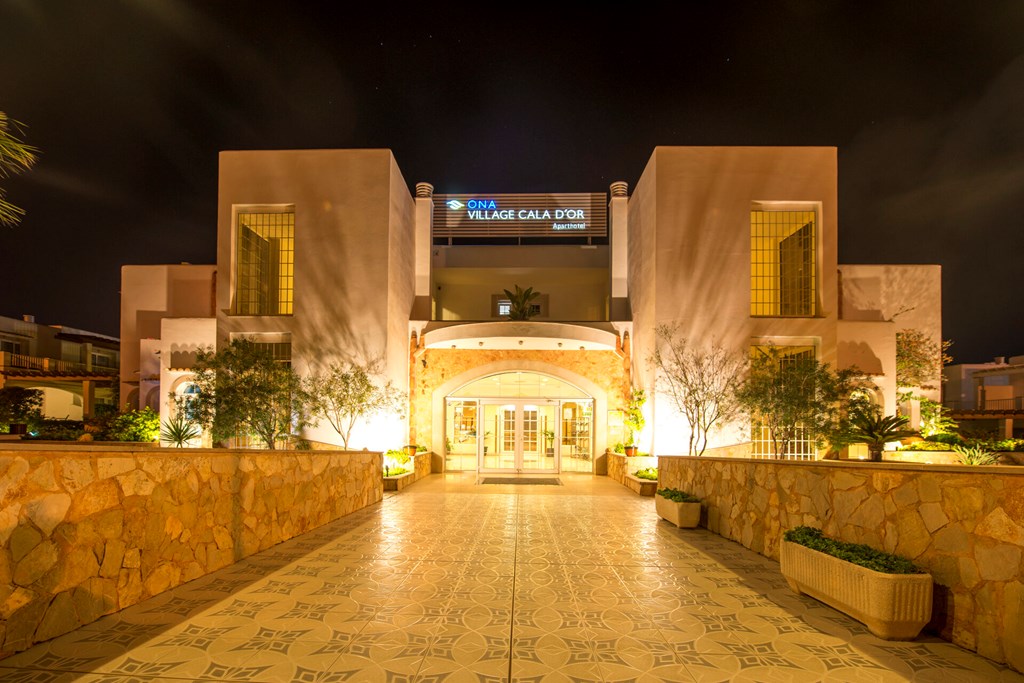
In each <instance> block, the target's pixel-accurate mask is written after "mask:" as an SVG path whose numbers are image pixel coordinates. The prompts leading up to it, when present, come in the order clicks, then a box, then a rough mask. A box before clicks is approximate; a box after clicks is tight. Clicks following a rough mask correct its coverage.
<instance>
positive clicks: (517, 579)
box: [0, 475, 1024, 683]
mask: <svg viewBox="0 0 1024 683" xmlns="http://www.w3.org/2000/svg"><path fill="white" fill-rule="evenodd" d="M563 482H564V483H565V486H562V487H511V486H507V487H502V486H495V487H493V488H492V489H481V487H479V486H477V485H476V483H475V477H472V476H469V475H444V476H435V477H431V478H430V479H427V480H425V481H422V482H419V483H417V485H416V487H415V488H413V489H410V490H408V491H404V492H403V493H402V494H401V495H394V494H388V495H387V496H385V499H384V501H383V503H382V504H380V505H377V506H373V507H371V508H369V509H366V510H362V511H360V512H357V513H355V514H353V515H350V516H348V517H346V518H344V519H341V520H337V521H336V522H332V523H330V524H327V525H325V526H324V527H321V528H320V529H317V530H315V531H313V532H311V533H309V534H306V535H304V536H302V537H299V538H296V539H293V540H291V541H288V542H286V543H283V544H280V545H278V546H275V547H273V548H270V549H268V550H266V551H264V552H262V553H259V554H257V555H255V556H252V557H250V558H247V559H246V560H243V561H242V562H239V563H237V564H235V565H232V566H231V567H227V568H225V569H223V570H221V571H219V572H215V573H214V574H211V575H209V576H206V577H202V578H200V579H198V580H196V581H192V582H190V583H188V584H185V585H183V586H180V587H178V588H177V589H175V590H172V591H169V592H167V593H165V594H162V595H160V596H157V597H156V598H154V599H152V600H149V601H147V602H145V603H142V604H140V605H136V606H134V607H132V608H129V609H127V610H124V611H122V612H120V613H118V614H115V615H111V616H108V617H105V618H103V619H101V620H99V621H97V622H95V623H93V624H90V625H88V626H87V627H85V628H83V629H80V630H79V631H76V632H73V633H70V634H67V635H65V636H62V637H60V638H57V639H55V640H53V641H50V642H48V643H43V644H40V645H38V646H36V647H35V648H32V649H31V650H29V651H26V652H24V653H21V654H18V655H16V656H14V657H11V658H8V659H6V660H2V661H0V680H2V681H5V682H6V681H18V682H20V681H25V683H49V681H61V682H63V681H66V680H68V681H69V680H82V681H88V683H97V682H98V681H104V682H106V683H128V682H129V681H139V682H140V683H142V682H145V681H155V680H166V681H174V680H179V681H184V680H189V681H192V680H195V681H210V680H243V681H251V682H254V683H255V682H259V683H264V682H266V683H269V682H270V681H303V682H309V683H317V682H318V683H334V682H336V681H373V682H378V681H387V682H393V683H402V682H404V681H409V682H412V681H425V682H426V681H453V682H461V681H473V682H474V683H497V682H499V681H503V682H504V681H508V680H509V675H510V673H511V676H512V678H511V680H515V681H587V682H590V681H621V682H623V683H624V682H625V681H636V682H640V681H643V682H647V681H651V682H653V681H680V682H687V683H688V682H690V681H727V680H728V681H731V680H741V681H742V680H745V681H774V680H787V681H804V680H815V681H817V680H827V681H833V680H834V681H897V680H914V681H941V683H952V682H955V681H1000V682H1002V681H1005V683H1021V682H1022V681H1024V677H1022V676H1020V675H1019V674H1017V673H1014V672H1012V671H1010V670H1008V669H1007V668H1006V667H1002V666H999V665H997V664H993V663H992V662H989V661H988V660H984V659H982V658H980V657H977V656H975V655H973V654H972V653H969V652H966V651H964V650H961V649H959V648H956V647H955V646H952V645H950V644H949V643H945V642H942V641H938V640H935V639H931V638H927V637H925V638H921V639H918V640H917V641H914V642H910V643H890V642H886V641H882V640H879V639H878V638H875V637H874V636H872V635H871V634H870V633H868V632H867V630H866V629H865V628H864V627H863V626H862V625H860V624H858V623H857V622H855V621H852V620H850V619H849V618H847V617H845V616H844V615H842V614H839V613H838V612H835V611H834V610H832V609H831V608H829V607H827V606H824V605H822V604H821V603H819V602H817V601H816V600H813V599H811V598H808V597H807V596H797V595H794V594H793V593H792V592H791V591H790V590H789V588H788V587H787V586H786V584H785V582H784V581H783V580H782V579H781V577H780V576H779V574H778V566H777V565H776V564H775V563H773V562H771V561H769V560H766V559H765V558H763V557H761V556H760V555H757V554H755V553H752V552H749V551H747V550H745V549H744V548H742V547H740V546H738V545H737V544H735V543H732V542H729V541H726V540H724V539H722V538H720V537H718V536H716V535H714V534H711V533H710V532H707V531H706V530H680V529H676V528H675V527H672V526H671V525H667V524H664V523H661V522H660V521H659V520H658V519H657V517H656V516H655V515H654V514H653V510H652V509H651V508H652V506H651V502H650V500H649V499H641V498H639V497H638V496H635V495H632V494H631V493H629V492H628V491H626V490H625V489H623V487H621V486H619V485H617V484H615V483H614V482H611V481H610V480H608V479H607V478H604V477H592V476H589V475H583V476H564V477H563ZM545 488H550V489H556V488H557V489H558V490H557V491H554V492H552V491H548V490H545V491H541V490H539V489H545Z"/></svg>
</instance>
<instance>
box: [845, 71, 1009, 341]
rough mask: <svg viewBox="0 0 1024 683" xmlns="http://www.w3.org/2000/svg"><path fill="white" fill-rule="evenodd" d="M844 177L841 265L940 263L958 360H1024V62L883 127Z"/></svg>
mask: <svg viewBox="0 0 1024 683" xmlns="http://www.w3.org/2000/svg"><path fill="white" fill-rule="evenodd" d="M841 168H842V171H843V175H842V182H843V187H844V192H843V194H842V196H841V207H842V225H841V226H840V235H841V248H842V254H843V257H844V258H845V259H846V260H850V261H854V262H879V261H884V260H887V259H889V260H895V261H900V262H911V263H939V264H941V265H942V266H943V267H944V270H943V288H944V290H945V291H944V295H945V296H944V328H945V334H946V336H947V337H949V338H950V339H952V340H953V341H954V342H955V344H956V346H955V347H954V349H953V351H954V352H955V354H956V356H957V358H958V360H961V361H977V360H983V359H986V358H988V357H990V356H994V355H1011V354H1020V353H1024V316H1021V315H1020V313H1019V311H1015V310H1014V306H1013V303H1012V302H1013V289H1014V284H1013V283H1014V282H1019V281H1020V278H1021V276H1022V275H1024V266H1022V265H1021V260H1020V259H1019V257H1018V256H1017V255H1019V254H1021V253H1022V252H1024V216H1022V215H1021V210H1022V209H1024V56H1022V57H1018V58H1017V59H1015V60H1013V61H1012V62H1011V63H1010V64H1009V65H1007V66H1006V67H1005V69H1003V70H1002V72H1001V73H999V74H998V75H997V76H996V77H995V78H994V79H993V80H992V81H991V82H990V83H988V84H987V85H986V87H985V88H984V89H983V90H982V91H981V93H980V94H979V95H978V96H977V97H975V98H971V99H969V100H967V101H964V102H960V103H958V104H957V105H956V106H955V107H954V108H952V109H950V110H947V111H938V112H934V113H930V114H928V115H926V116H921V117H917V118H900V119H892V120H883V121H879V122H878V123H877V124H876V125H873V126H871V127H870V128H868V129H866V130H865V131H864V132H863V133H862V134H861V135H859V136H857V137H856V138H855V139H854V140H853V141H852V142H851V144H850V145H848V146H847V147H846V148H845V149H844V151H843V155H842V164H841ZM1008 345H1015V346H1012V348H1007V346H1008Z"/></svg>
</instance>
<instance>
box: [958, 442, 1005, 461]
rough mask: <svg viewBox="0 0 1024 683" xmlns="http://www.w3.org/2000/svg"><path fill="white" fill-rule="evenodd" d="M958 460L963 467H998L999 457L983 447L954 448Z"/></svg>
mask: <svg viewBox="0 0 1024 683" xmlns="http://www.w3.org/2000/svg"><path fill="white" fill-rule="evenodd" d="M953 450H954V451H956V454H957V456H956V459H957V462H959V463H960V464H961V465H997V464H999V456H998V455H996V454H995V453H992V452H991V451H986V450H985V449H984V447H982V446H959V445H957V446H953Z"/></svg>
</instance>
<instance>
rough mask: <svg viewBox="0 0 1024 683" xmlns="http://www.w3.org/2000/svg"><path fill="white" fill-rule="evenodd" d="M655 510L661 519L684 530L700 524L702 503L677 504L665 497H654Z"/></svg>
mask: <svg viewBox="0 0 1024 683" xmlns="http://www.w3.org/2000/svg"><path fill="white" fill-rule="evenodd" d="M654 509H655V510H656V511H657V513H658V516H659V517H661V518H662V519H665V520H668V521H669V522H672V523H673V524H675V525H676V526H678V527H682V528H684V529H694V528H696V527H697V525H698V524H700V503H677V502H675V501H672V500H669V499H668V498H666V497H665V496H654Z"/></svg>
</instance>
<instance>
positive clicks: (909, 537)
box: [896, 510, 932, 560]
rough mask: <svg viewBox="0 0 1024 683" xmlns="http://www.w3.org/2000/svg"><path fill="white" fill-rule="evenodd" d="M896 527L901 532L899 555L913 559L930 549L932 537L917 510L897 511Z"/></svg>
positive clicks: (898, 544)
mask: <svg viewBox="0 0 1024 683" xmlns="http://www.w3.org/2000/svg"><path fill="white" fill-rule="evenodd" d="M896 528H897V530H898V532H897V533H899V540H898V541H897V542H896V553H897V554H898V555H903V556H904V557H908V558H910V559H912V560H913V559H915V558H917V557H918V556H919V555H920V554H921V553H923V552H924V551H925V550H927V549H928V545H929V544H930V543H931V541H932V537H931V534H929V533H928V529H927V527H925V525H924V521H923V520H922V519H921V515H919V514H918V513H917V510H901V511H900V512H899V513H897V515H896Z"/></svg>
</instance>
